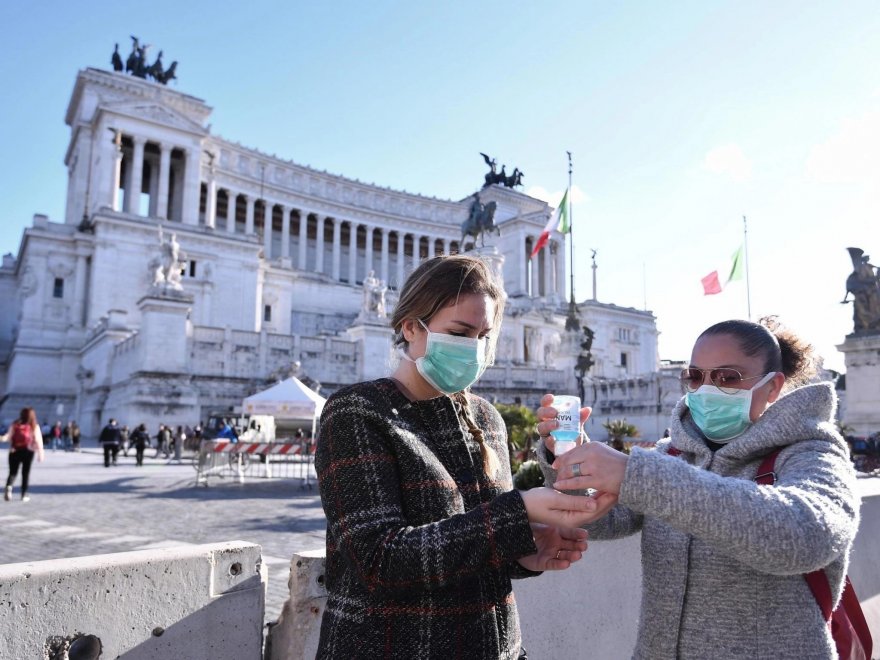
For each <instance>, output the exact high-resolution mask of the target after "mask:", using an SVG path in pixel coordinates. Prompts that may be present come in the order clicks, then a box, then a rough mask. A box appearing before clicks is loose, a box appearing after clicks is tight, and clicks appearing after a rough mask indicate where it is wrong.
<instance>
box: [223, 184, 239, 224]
mask: <svg viewBox="0 0 880 660" xmlns="http://www.w3.org/2000/svg"><path fill="white" fill-rule="evenodd" d="M226 199H227V200H228V201H227V202H226V231H228V232H229V233H230V234H234V233H235V203H236V201H237V200H238V195H237V194H236V193H234V192H232V191H231V190H229V189H228V188H227V189H226Z"/></svg>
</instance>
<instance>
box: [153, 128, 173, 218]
mask: <svg viewBox="0 0 880 660" xmlns="http://www.w3.org/2000/svg"><path fill="white" fill-rule="evenodd" d="M170 178H171V146H170V145H167V144H165V143H164V142H160V143H159V187H158V192H157V193H156V196H157V197H158V202H157V205H156V215H157V216H158V217H159V218H161V219H162V220H166V219H167V218H168V181H169V179H170Z"/></svg>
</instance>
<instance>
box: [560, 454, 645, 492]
mask: <svg viewBox="0 0 880 660" xmlns="http://www.w3.org/2000/svg"><path fill="white" fill-rule="evenodd" d="M627 461H629V457H628V456H627V455H626V454H622V453H621V452H619V451H617V450H615V449H612V448H611V447H609V446H608V445H605V444H602V443H600V442H587V443H586V444H583V445H581V446H580V447H575V448H574V449H572V450H571V451H570V452H567V453H565V454H563V455H562V456H557V457H556V460H555V461H553V468H554V469H555V470H556V483H555V484H553V486H554V488H559V489H560V490H585V489H587V488H594V489H596V490H597V491H601V492H603V493H610V494H612V495H614V496H617V495H618V494H619V493H620V484H621V483H623V477H624V475H625V474H626V464H627Z"/></svg>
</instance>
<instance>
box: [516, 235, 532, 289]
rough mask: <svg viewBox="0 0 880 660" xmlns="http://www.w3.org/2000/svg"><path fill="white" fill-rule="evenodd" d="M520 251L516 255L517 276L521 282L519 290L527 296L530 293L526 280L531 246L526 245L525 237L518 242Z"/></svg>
mask: <svg viewBox="0 0 880 660" xmlns="http://www.w3.org/2000/svg"><path fill="white" fill-rule="evenodd" d="M517 242H518V243H519V250H518V251H517V255H516V264H517V275H518V280H519V290H520V291H521V292H522V293H523V294H526V293H528V291H529V285H528V282H527V281H526V278H527V276H528V273H529V264H528V258H529V255H528V251H529V245H528V243H526V239H525V236H520V237H519V239H518V241H517Z"/></svg>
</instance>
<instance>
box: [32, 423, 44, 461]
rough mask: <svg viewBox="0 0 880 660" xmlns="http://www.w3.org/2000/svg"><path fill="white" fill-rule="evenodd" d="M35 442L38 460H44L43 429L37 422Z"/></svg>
mask: <svg viewBox="0 0 880 660" xmlns="http://www.w3.org/2000/svg"><path fill="white" fill-rule="evenodd" d="M34 444H35V445H36V446H37V461H40V462H42V460H43V458H44V453H43V431H42V430H41V429H40V425H39V424H37V425H36V426H35V427H34Z"/></svg>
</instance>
